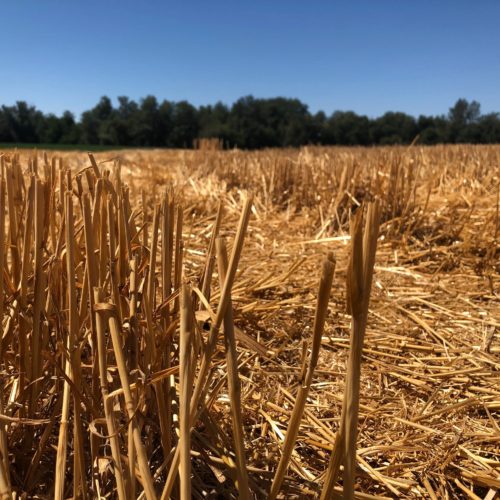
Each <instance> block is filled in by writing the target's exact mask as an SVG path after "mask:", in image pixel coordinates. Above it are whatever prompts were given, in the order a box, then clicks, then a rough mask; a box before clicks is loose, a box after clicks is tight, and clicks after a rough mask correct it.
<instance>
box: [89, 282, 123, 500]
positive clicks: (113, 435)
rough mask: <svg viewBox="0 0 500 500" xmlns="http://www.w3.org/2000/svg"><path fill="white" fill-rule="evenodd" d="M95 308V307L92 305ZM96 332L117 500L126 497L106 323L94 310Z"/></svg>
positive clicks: (97, 295) (98, 299) (97, 296)
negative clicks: (110, 385) (110, 382)
mask: <svg viewBox="0 0 500 500" xmlns="http://www.w3.org/2000/svg"><path fill="white" fill-rule="evenodd" d="M103 301H104V295H103V292H102V290H101V289H100V288H94V303H95V304H100V303H102V302H103ZM94 309H95V307H94ZM95 314H96V333H97V343H98V345H97V354H98V367H99V382H100V386H101V394H102V400H103V404H104V415H105V418H106V425H107V430H108V436H109V441H110V446H111V455H112V457H113V471H114V476H115V481H116V492H117V494H118V498H119V500H125V499H126V498H128V497H127V493H126V489H125V481H124V478H123V465H122V458H121V453H120V441H119V437H118V430H117V427H116V422H115V417H114V414H113V401H112V399H111V398H109V397H108V395H109V390H108V380H107V360H106V337H105V330H106V323H105V318H103V314H102V313H100V312H99V311H96V313H95Z"/></svg>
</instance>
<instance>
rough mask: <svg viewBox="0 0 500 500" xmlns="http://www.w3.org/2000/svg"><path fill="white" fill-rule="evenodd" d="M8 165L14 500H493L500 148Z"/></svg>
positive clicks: (188, 155)
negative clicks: (351, 443) (361, 245)
mask: <svg viewBox="0 0 500 500" xmlns="http://www.w3.org/2000/svg"><path fill="white" fill-rule="evenodd" d="M0 157H1V164H2V187H1V190H0V198H1V199H0V238H3V240H2V241H3V244H0V262H3V277H4V279H3V281H2V284H1V287H2V289H1V290H0V297H1V298H0V320H1V321H2V339H1V345H0V346H1V351H0V353H1V357H0V359H1V369H0V374H1V385H0V391H1V393H0V396H1V400H0V403H1V406H0V423H1V425H2V426H1V428H0V454H1V460H0V493H1V494H2V495H3V496H2V498H11V496H12V495H13V494H15V495H16V496H17V497H21V496H23V495H25V497H26V498H67V497H71V496H75V497H81V498H90V497H98V496H101V497H106V498H134V497H141V498H156V497H158V498H160V497H162V498H168V497H169V496H171V497H172V498H189V497H190V496H192V497H193V498H236V497H238V495H239V497H240V498H268V495H269V492H270V491H271V485H272V483H273V480H275V475H276V470H277V468H278V463H279V461H280V457H281V456H282V453H283V444H284V440H285V437H286V435H287V433H288V434H289V435H290V436H292V434H294V432H296V431H297V434H296V440H295V443H293V442H292V443H291V445H292V447H291V448H290V449H292V448H293V452H292V453H291V456H290V459H289V460H286V463H285V464H284V469H283V470H284V477H283V478H282V481H279V489H278V490H277V491H276V492H275V493H277V495H278V498H287V499H289V498H319V497H320V496H321V494H322V492H323V498H331V497H335V495H337V496H338V497H339V498H341V497H342V498H349V497H350V495H351V493H350V492H349V491H348V490H349V486H348V484H349V482H350V481H351V480H353V479H354V480H355V490H354V495H355V497H356V498H377V499H378V498H432V499H434V498H450V499H451V498H488V499H493V498H494V497H495V494H496V492H497V491H498V488H499V486H500V420H499V415H500V304H499V298H500V250H499V245H498V240H499V237H500V214H499V193H500V191H499V189H500V188H499V187H500V147H499V146H482V147H473V146H439V147H428V148H421V147H417V146H412V147H409V148H397V147H393V148H376V149H375V148H374V149H371V148H304V149H301V150H279V151H274V150H269V151H261V152H241V151H217V150H209V151H203V150H199V151H160V150H158V151H156V150H151V151H144V150H137V151H136V150H134V151H129V150H127V151H123V152H122V151H118V152H112V153H109V152H106V153H98V154H95V157H94V156H88V155H86V154H83V153H68V152H61V153H54V152H50V153H47V154H44V153H43V152H33V151H31V152H30V151H22V152H20V153H15V152H14V151H4V152H2V153H0ZM375 200H378V201H375ZM376 207H379V208H380V210H379V211H380V214H379V215H380V228H379V231H378V245H377V250H376V260H375V266H374V272H373V279H372V283H371V297H370V301H369V305H368V302H366V307H368V310H367V327H366V335H365V337H364V349H363V352H362V357H361V378H360V380H359V420H358V419H357V418H356V413H357V410H356V411H354V410H353V408H357V404H358V402H357V396H356V393H357V391H356V390H355V387H356V383H355V382H354V380H355V378H356V376H355V374H353V372H352V370H351V368H353V369H355V368H356V366H355V360H354V361H353V360H352V359H353V358H351V362H349V363H348V357H349V352H350V350H352V349H351V347H350V346H352V344H351V343H350V336H351V331H352V332H353V335H356V336H357V338H358V340H359V339H361V340H362V339H363V337H362V335H363V334H364V333H363V334H361V336H360V330H357V329H356V326H354V327H352V325H351V323H352V317H351V315H350V314H348V313H347V309H346V301H351V310H352V311H353V314H356V304H357V302H356V301H355V300H354V299H353V297H354V296H355V290H354V291H353V289H352V283H353V280H354V278H353V276H354V277H355V275H356V268H357V267H360V268H362V271H363V272H362V273H361V274H362V275H363V276H367V275H370V265H369V263H368V264H366V262H365V261H364V260H363V261H361V260H359V259H358V257H359V255H358V253H357V251H355V252H354V257H353V258H352V260H351V261H350V260H349V259H350V255H351V248H352V247H353V245H354V246H355V243H353V241H354V242H355V241H356V238H357V236H356V235H355V236H354V237H353V238H351V237H350V234H351V233H350V220H351V226H352V225H353V222H352V221H355V220H358V222H360V216H361V215H363V211H365V212H367V211H368V212H370V214H371V215H370V216H369V217H368V215H367V214H366V213H365V219H368V220H370V221H372V224H370V223H368V224H367V225H366V227H365V232H366V234H372V235H373V234H374V235H375V236H374V237H375V239H376V236H377V234H376V231H375V229H374V228H375V222H374V221H375V219H376V217H375V215H376V214H375V215H373V214H374V211H376V210H377V208H376ZM353 213H355V215H352V214H353ZM218 214H219V215H218ZM372 216H373V217H372ZM66 221H70V224H68V223H67V222H66ZM355 225H356V224H354V226H355ZM361 229H362V228H361V226H359V231H361ZM351 231H352V227H351ZM370 231H375V232H374V233H373V232H372V233H371V232H370ZM217 234H218V236H220V237H221V238H220V239H219V240H218V241H216V238H215V236H216V235H217ZM360 235H361V232H360V233H359V235H358V236H360ZM366 238H367V239H369V237H366ZM359 241H361V240H359ZM225 246H227V254H228V255H226V250H225ZM240 247H241V248H242V250H241V252H240ZM367 248H368V247H367ZM373 249H374V247H373ZM330 252H331V253H333V257H334V260H335V263H333V261H332V259H331V257H330V259H328V258H327V256H328V254H329V253H330ZM363 252H364V250H363ZM368 253H369V252H368ZM363 255H365V256H366V253H364V254H363ZM226 257H227V258H226ZM368 260H369V259H368ZM325 261H326V263H325ZM350 262H351V264H349V263H350ZM333 267H334V268H335V272H334V277H333V285H332V287H331V293H330V297H329V301H328V303H327V302H325V300H326V298H327V297H328V293H327V291H326V295H325V289H326V288H325V287H326V285H323V289H322V291H320V292H319V291H318V290H320V278H321V276H322V272H323V283H327V282H328V273H329V272H330V273H331V272H333ZM212 271H213V272H212ZM212 275H213V277H212ZM233 278H234V280H233ZM349 280H351V281H350V283H351V288H350V289H349V290H348V289H347V288H346V282H347V281H349ZM233 281H234V282H233ZM354 281H355V280H354ZM369 282H370V279H368V281H366V280H365V281H364V282H363V283H365V284H366V283H369ZM222 284H224V285H222ZM363 286H364V285H363ZM367 289H368V293H369V290H370V287H369V286H367ZM363 290H364V291H365V292H366V287H365V288H363ZM318 296H320V298H322V299H323V300H319V301H318ZM353 300H354V302H353ZM322 302H323V305H324V306H325V307H326V305H328V307H327V309H325V311H326V319H325V323H324V329H322V328H321V326H322V322H321V314H320V312H321V305H322ZM361 302H363V304H364V303H365V302H364V301H361ZM353 306H354V309H353ZM315 311H316V314H317V316H318V317H317V321H316V325H314V318H315ZM318 311H319V312H318ZM233 325H234V327H233ZM360 325H361V326H360V328H361V330H362V329H363V328H364V325H363V321H360ZM358 326H359V325H358ZM313 339H316V344H314V342H313ZM314 345H316V347H319V352H318V353H317V354H318V357H317V363H316V366H315V369H314V370H313V368H314V364H315V361H314V347H313V346H314ZM311 353H312V354H313V355H312V356H311ZM360 355H361V353H360ZM311 357H312V358H313V359H312V361H311ZM354 358H355V357H354ZM351 364H352V366H351ZM348 366H349V367H350V368H349V371H348V369H347V367H348ZM358 368H359V366H358ZM238 373H239V377H238ZM308 374H310V375H311V376H312V378H309V377H308ZM238 379H239V383H238ZM349 380H350V381H351V382H349ZM239 384H240V385H241V388H239V387H238V385H239ZM346 386H348V388H349V390H348V391H347V392H348V393H349V394H351V395H352V399H350V400H348V399H346V400H344V394H345V393H346ZM353 388H354V389H353ZM304 391H305V392H304ZM301 398H302V399H303V401H304V406H303V408H300V404H299V403H297V404H296V401H299V400H300V399H301ZM239 400H240V402H239V404H234V402H238V401H239ZM231 403H233V404H231ZM348 403H349V404H348ZM346 405H347V406H348V407H349V408H347V409H346ZM343 406H344V409H345V411H346V414H347V415H348V417H346V421H345V422H346V425H347V426H349V425H351V424H353V423H354V424H356V421H358V424H357V426H356V425H354V427H357V429H358V434H357V436H356V434H355V433H354V439H355V442H356V453H355V455H354V454H352V453H351V455H349V452H348V451H345V450H344V448H345V444H342V445H341V446H339V445H337V447H336V449H335V453H334V455H333V456H334V458H335V459H336V458H339V457H340V458H339V464H338V465H342V467H341V468H340V470H339V471H338V472H339V473H338V474H333V479H332V483H331V484H332V486H333V485H334V486H335V488H334V492H333V493H326V491H327V490H326V486H325V485H326V482H327V481H325V477H329V473H328V472H327V469H328V467H329V462H330V457H331V455H332V450H333V449H334V443H335V441H336V438H337V436H338V434H339V429H340V428H341V421H342V420H341V418H342V409H343ZM294 407H295V408H296V409H295V410H294ZM297 408H298V409H297ZM300 410H302V413H301V414H300V415H299V417H300V418H298V417H297V415H298V413H300ZM294 413H295V417H294V416H293V415H294ZM349 415H350V417H349ZM297 418H298V421H299V422H300V425H299V426H297V425H295V424H294V422H296V421H297ZM291 422H292V423H291ZM290 423H291V424H290ZM289 424H290V425H289ZM289 427H293V428H292V429H290V428H289ZM190 428H192V432H189V429H190ZM341 435H342V434H341ZM351 439H352V435H351ZM341 441H342V443H344V437H342V440H341ZM347 442H348V438H345V443H347ZM289 444H290V443H289ZM350 451H351V452H352V451H353V450H350ZM354 457H355V458H356V467H355V469H354V470H353V469H352V468H351V467H350V466H349V461H350V459H353V458H354ZM346 469H347V471H346ZM285 472H286V474H285ZM331 472H332V471H331V470H330V473H331ZM349 476H351V478H350V479H349ZM330 477H332V476H331V475H330ZM346 478H347V479H346ZM275 481H276V480H275ZM275 484H277V483H275ZM346 484H347V486H346ZM343 487H346V491H344V492H343ZM278 491H279V493H278Z"/></svg>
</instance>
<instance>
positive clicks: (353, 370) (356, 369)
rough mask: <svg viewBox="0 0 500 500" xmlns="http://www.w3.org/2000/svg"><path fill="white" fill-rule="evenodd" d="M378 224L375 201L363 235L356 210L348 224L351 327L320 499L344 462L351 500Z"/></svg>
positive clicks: (346, 494)
mask: <svg viewBox="0 0 500 500" xmlns="http://www.w3.org/2000/svg"><path fill="white" fill-rule="evenodd" d="M379 221H380V206H379V202H378V200H377V201H375V202H374V203H371V204H370V205H369V206H368V212H367V216H366V224H365V229H364V231H363V225H362V223H363V210H362V209H358V211H357V212H356V214H355V215H354V216H353V218H352V220H351V253H350V259H349V267H348V274H347V311H348V313H350V314H351V316H352V323H351V341H350V348H349V360H348V367H347V374H346V377H347V380H346V390H345V394H344V402H343V406H342V415H341V426H340V429H339V433H338V436H337V440H336V443H335V446H334V450H333V452H332V457H331V460H330V463H329V467H328V470H327V475H326V479H325V484H324V486H323V491H322V495H321V498H322V499H326V498H330V496H331V494H332V491H333V488H334V484H335V481H336V479H337V475H338V471H339V468H340V464H341V462H342V460H343V461H344V483H343V492H344V497H345V498H346V499H352V498H354V482H355V467H356V436H357V427H358V414H359V387H360V378H361V358H362V354H363V343H364V337H365V332H366V324H367V318H368V306H369V301H370V291H371V283H372V277H373V267H374V264H375V253H376V250H377V239H378V231H379Z"/></svg>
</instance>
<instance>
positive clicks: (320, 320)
mask: <svg viewBox="0 0 500 500" xmlns="http://www.w3.org/2000/svg"><path fill="white" fill-rule="evenodd" d="M334 272H335V260H334V258H333V254H329V255H328V257H327V259H325V261H324V262H323V269H322V272H321V279H320V284H319V290H318V302H317V304H316V313H315V316H314V326H313V339H312V349H311V356H310V359H309V364H308V367H307V371H304V370H303V371H302V374H301V379H300V385H299V391H298V394H297V397H296V399H295V405H294V408H293V412H292V416H291V419H290V423H289V424H288V428H287V431H286V437H285V442H284V443H283V451H282V454H281V458H280V461H279V463H278V467H277V469H276V473H275V476H274V479H273V482H272V485H271V490H270V492H269V499H270V500H274V499H275V498H276V497H277V495H278V493H279V490H280V488H281V485H282V483H283V480H284V478H285V474H286V471H287V469H288V464H289V461H290V458H291V456H292V452H293V448H294V446H295V441H296V439H297V435H298V433H299V428H300V422H301V420H302V416H303V414H304V408H305V405H306V401H307V397H308V395H309V391H310V389H311V384H312V381H313V377H314V370H315V369H316V365H317V363H318V357H319V350H320V347H321V338H322V336H323V330H324V326H325V319H326V315H327V312H328V301H329V298H330V291H331V288H332V282H333V274H334Z"/></svg>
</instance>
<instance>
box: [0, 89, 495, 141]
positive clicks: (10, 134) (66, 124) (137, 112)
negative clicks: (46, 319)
mask: <svg viewBox="0 0 500 500" xmlns="http://www.w3.org/2000/svg"><path fill="white" fill-rule="evenodd" d="M210 137H217V138H220V139H221V140H222V141H223V143H224V145H225V146H226V147H239V148H243V149H258V148H267V147H295V146H302V145H307V144H317V145H362V146H369V145H377V144H380V145H388V144H409V143H411V142H412V141H414V140H415V139H416V138H417V137H418V141H419V143H420V144H441V143H476V144H478V143H484V144H486V143H500V113H489V114H485V115H483V114H481V108H480V104H479V103H478V102H476V101H472V102H469V101H467V100H466V99H459V100H458V101H457V102H456V103H455V104H454V105H453V107H451V108H450V110H449V112H448V114H447V115H446V116H445V115H442V116H424V115H421V116H419V117H418V118H415V117H413V116H410V115H408V114H406V113H401V112H392V111H391V112H387V113H385V114H384V115H382V116H380V117H378V118H369V117H367V116H365V115H358V114H356V113H354V112H353V111H335V112H334V113H332V114H331V115H329V116H328V115H327V114H325V113H324V112H323V111H319V112H317V113H311V112H310V111H309V109H308V107H307V105H305V104H304V103H302V102H301V101H300V100H298V99H289V98H283V97H276V98H272V99H257V98H254V97H252V96H247V97H242V98H241V99H239V100H237V101H236V102H235V103H234V104H233V105H232V106H227V105H225V104H223V103H220V102H219V103H217V104H215V105H209V106H200V107H195V106H193V105H191V104H190V103H189V102H187V101H180V102H171V101H167V100H164V101H162V102H158V100H157V99H156V97H154V96H147V97H145V98H143V99H141V100H140V101H139V102H136V101H134V100H131V99H129V98H128V97H119V98H118V103H117V106H113V103H112V101H111V99H110V98H109V97H106V96H104V97H102V98H101V99H100V101H99V102H98V103H97V104H96V105H95V106H94V107H93V108H92V109H90V110H88V111H85V112H83V113H82V115H81V117H80V119H79V120H76V119H75V115H74V114H72V113H71V112H69V111H65V112H64V113H63V114H62V115H61V116H56V115H54V114H45V113H43V112H41V111H40V110H37V109H36V107H35V106H32V105H29V104H27V103H26V102H25V101H18V102H17V103H16V104H15V105H14V106H2V107H1V108H0V143H17V144H20V143H31V144H60V145H100V146H132V147H168V148H190V147H192V146H193V143H194V141H195V139H197V138H210Z"/></svg>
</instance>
